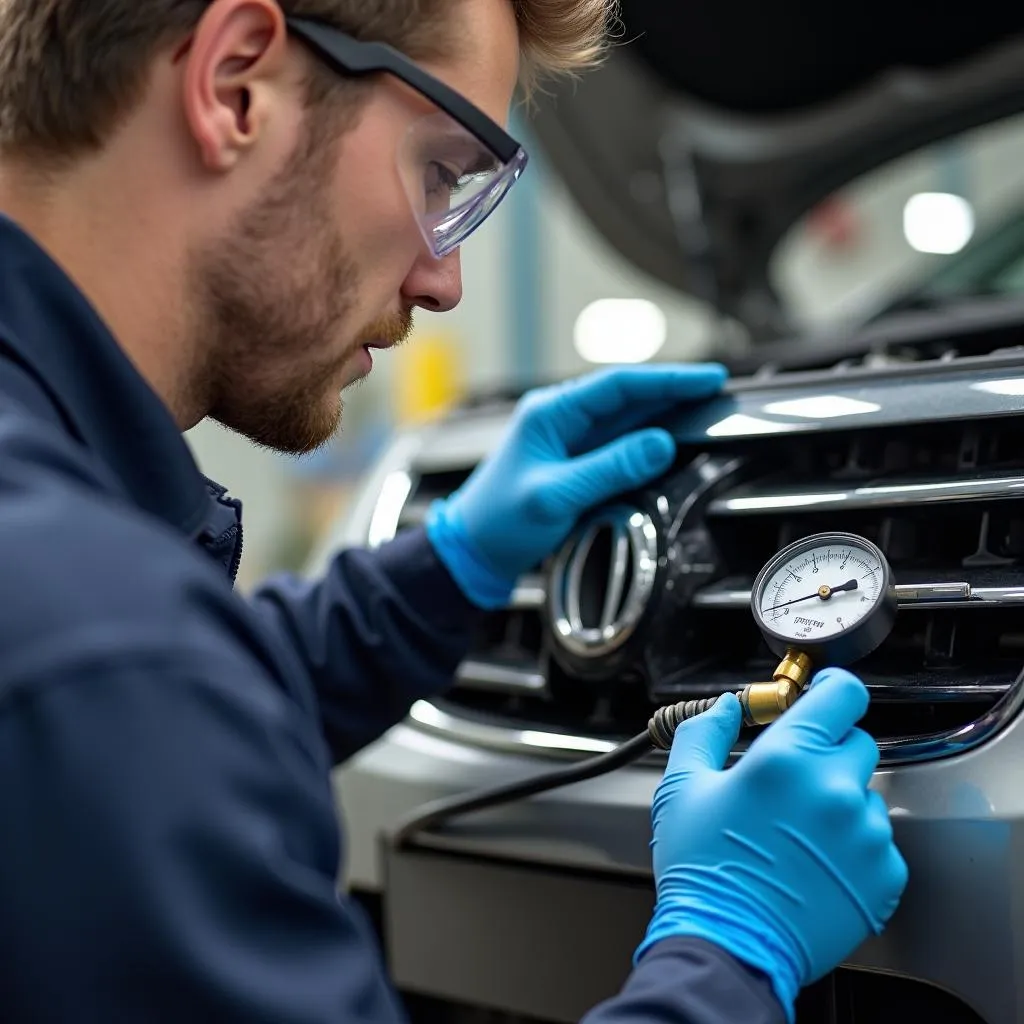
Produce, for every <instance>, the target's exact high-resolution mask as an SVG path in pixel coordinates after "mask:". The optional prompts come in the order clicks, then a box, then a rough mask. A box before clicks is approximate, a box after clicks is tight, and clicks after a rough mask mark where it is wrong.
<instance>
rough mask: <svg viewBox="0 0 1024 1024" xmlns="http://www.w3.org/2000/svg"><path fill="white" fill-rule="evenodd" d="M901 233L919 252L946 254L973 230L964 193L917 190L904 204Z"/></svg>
mask: <svg viewBox="0 0 1024 1024" xmlns="http://www.w3.org/2000/svg"><path fill="white" fill-rule="evenodd" d="M903 234H904V235H905V236H906V239H907V242H909V243H910V246H911V247H912V248H914V249H916V250H917V251H918V252H931V253H938V254H939V255H942V256H949V255H951V254H952V253H955V252H959V251H960V250H961V249H962V248H963V247H964V246H965V245H966V244H967V243H968V242H969V241H970V240H971V235H973V234H974V210H973V208H972V207H971V204H970V203H969V202H968V201H967V200H966V199H964V197H963V196H956V195H953V194H952V193H950V192H918V193H917V195H913V196H911V197H910V198H909V199H908V200H907V204H906V206H904V207H903Z"/></svg>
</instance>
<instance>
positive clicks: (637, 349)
mask: <svg viewBox="0 0 1024 1024" xmlns="http://www.w3.org/2000/svg"><path fill="white" fill-rule="evenodd" d="M667 336H668V321H667V320H666V318H665V314H664V313H663V312H662V310H661V308H660V307H659V306H656V305H655V304H654V303H653V302H649V301H648V300H647V299H598V300H597V301H596V302H592V303H590V305H589V306H587V307H586V308H585V309H584V310H583V311H582V312H581V313H580V315H579V316H578V317H577V318H576V326H575V328H574V330H573V342H574V344H575V346H576V351H577V352H578V353H579V354H580V355H581V356H582V357H583V358H584V359H586V360H587V362H588V363H645V362H647V360H648V359H651V358H652V357H653V356H654V355H656V354H657V352H658V351H659V349H660V348H661V347H662V345H664V344H665V338H666V337H667Z"/></svg>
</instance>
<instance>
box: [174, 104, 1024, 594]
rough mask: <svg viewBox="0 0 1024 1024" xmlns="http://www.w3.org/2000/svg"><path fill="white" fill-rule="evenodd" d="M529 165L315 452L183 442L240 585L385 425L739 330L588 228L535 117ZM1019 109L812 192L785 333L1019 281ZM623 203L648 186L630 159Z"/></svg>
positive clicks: (219, 438)
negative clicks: (224, 488) (445, 302)
mask: <svg viewBox="0 0 1024 1024" xmlns="http://www.w3.org/2000/svg"><path fill="white" fill-rule="evenodd" d="M513 129H514V132H516V133H518V136H519V137H520V138H521V139H522V140H523V141H524V142H525V144H526V145H527V147H528V149H529V151H530V153H531V165H530V168H529V170H528V172H527V174H526V175H525V176H524V178H523V179H522V181H521V182H520V183H519V185H518V186H517V187H516V189H514V190H513V192H512V194H511V196H510V198H509V199H508V201H507V202H506V203H505V205H504V206H503V207H502V208H501V209H500V210H499V211H498V213H497V214H495V216H494V217H493V218H492V220H491V221H490V222H489V224H488V225H487V227H486V228H485V229H483V230H481V231H479V232H477V234H476V235H475V236H474V237H473V238H472V239H471V240H470V242H469V243H468V245H467V246H466V247H465V249H464V250H463V258H462V266H463V276H464V294H465V297H464V299H463V301H462V303H461V305H460V306H459V307H458V308H457V309H456V310H455V311H454V312H452V313H449V314H446V315H443V316H432V315H428V314H424V313H420V314H419V315H418V317H417V323H416V331H415V334H414V336H413V338H412V339H411V340H410V341H409V342H408V343H407V344H406V345H405V346H403V347H401V348H400V349H397V350H393V351H391V352H385V353H378V354H377V360H376V366H375V369H374V371H373V374H372V375H371V377H370V378H369V379H368V380H367V381H365V382H363V383H362V384H361V385H359V386H357V387H356V388H354V389H352V390H351V391H350V392H349V393H348V395H347V398H346V401H345V415H344V426H343V429H342V431H341V433H340V434H339V435H338V436H337V438H336V439H335V440H334V442H333V443H332V444H331V445H330V446H329V447H328V448H327V449H325V450H323V451H321V452H318V453H316V454H315V455H312V456H309V457H306V458H301V459H295V458H285V457H281V456H276V455H274V454H271V453H268V452H265V451H260V450H257V449H255V448H253V447H252V446H251V445H250V444H249V442H247V441H246V440H244V439H241V438H238V437H234V436H232V435H230V434H228V433H227V432H226V431H224V430H223V429H221V428H219V427H218V426H216V425H215V424H209V423H206V424H202V425H200V426H199V427H197V428H196V429H195V430H193V431H191V432H190V434H189V435H188V439H189V441H190V443H191V445H192V446H193V449H194V451H195V453H196V455H197V457H198V459H199V461H200V463H201V465H202V467H203V469H204V471H205V472H206V473H207V474H208V475H210V476H212V477H214V478H215V479H217V480H219V481H221V482H222V483H224V484H226V485H228V486H229V487H230V489H231V491H232V493H233V494H235V495H236V496H238V497H239V498H241V499H242V501H243V502H244V504H245V515H246V554H245V559H244V561H243V566H242V573H241V577H240V584H241V585H242V586H243V587H246V586H250V585H251V584H252V583H253V582H254V581H256V580H258V579H260V578H261V577H263V576H264V575H266V574H267V573H270V572H273V571H275V570H277V569H293V568H298V567H299V566H301V564H302V563H303V561H304V560H305V558H306V556H307V554H308V552H309V550H310V548H311V546H312V545H313V544H314V543H315V540H316V538H318V537H319V536H321V535H322V533H323V532H324V530H325V529H326V528H327V525H328V524H329V523H330V522H331V521H332V520H333V519H334V518H335V517H336V516H337V515H338V514H339V512H340V511H342V510H343V509H344V508H345V506H346V502H347V501H348V500H349V497H350V495H351V494H352V491H353V488H354V486H355V485H356V484H357V483H358V481H359V479H360V477H361V475H362V474H364V473H365V472H366V470H367V468H368V466H369V465H370V464H371V463H372V461H373V460H374V458H375V457H376V456H377V455H378V454H379V452H380V451H381V448H382V446H383V445H384V444H385V443H386V442H387V440H388V438H389V437H390V436H391V435H392V434H393V432H394V431H395V430H396V429H401V428H402V427H405V426H408V425H410V424H414V423H417V422H421V421H423V420H427V419H431V418H433V417H437V416H440V415H443V414H444V412H445V411H446V410H447V409H449V408H450V407H451V406H452V405H453V404H454V403H457V402H459V401H462V400H464V399H466V398H467V397H468V396H472V395H478V394H481V393H488V392H493V391H498V392H505V391H508V392H511V393H513V394H514V393H516V392H517V391H518V390H520V389H522V388H524V387H527V386H530V385H531V384H534V383H539V382H546V381H551V380H557V379H562V378H565V377H568V376H572V375H576V374H579V373H583V372H586V371H587V370H590V369H593V368H594V367H595V366H597V365H600V364H608V363H624V362H641V361H645V360H695V359H707V358H712V359H714V358H724V357H728V356H729V355H730V354H732V353H735V352H737V351H744V350H745V346H747V348H749V340H750V339H749V337H748V334H749V330H748V329H747V327H746V326H745V325H744V324H742V323H737V322H736V321H735V319H733V318H730V317H728V316H727V315H725V314H723V313H721V312H720V311H716V309H715V308H714V306H713V305H712V304H711V303H710V302H707V301H703V300H701V299H699V298H695V297H693V292H694V290H693V289H691V290H690V291H689V292H684V291H683V290H681V289H678V288H674V287H672V286H671V285H670V284H668V283H666V281H665V280H663V279H662V277H655V276H653V275H651V274H648V273H645V272H644V271H642V270H640V269H638V268H637V266H636V264H635V262H631V261H629V260H627V259H626V258H625V257H624V256H623V255H621V254H620V253H619V251H617V249H616V248H614V247H613V246H612V244H611V243H610V242H609V240H608V237H607V234H606V233H602V232H600V231H599V230H598V229H597V228H595V227H594V226H593V220H592V218H588V217H587V216H586V215H585V214H584V212H583V210H582V209H581V208H580V204H579V202H578V199H577V197H576V195H575V194H574V191H573V190H572V189H571V188H570V186H569V185H568V184H567V183H566V176H565V175H564V174H556V173H555V172H554V171H553V169H552V167H551V166H550V165H549V163H548V161H547V159H546V155H545V149H544V147H543V146H542V145H540V144H539V142H538V140H537V139H536V137H535V136H534V134H533V130H532V127H531V126H530V125H528V124H525V123H523V121H521V120H520V121H519V122H518V123H515V124H514V125H513ZM1021 167H1024V117H1020V116H1016V117H1010V118H1008V119H1004V120H998V121H995V122H994V123H990V124H986V125H984V126H982V127H980V128H976V129H972V130H968V131H965V132H962V133H960V134H956V135H953V136H952V137H948V138H944V139H943V140H942V141H941V142H940V143H937V144H934V145H925V146H923V147H919V148H917V149H915V150H913V151H912V152H911V153H910V154H909V155H905V156H900V157H899V158H897V159H894V160H891V161H888V162H885V163H883V164H882V165H881V166H877V167H875V168H873V169H872V170H870V171H869V172H867V173H865V174H863V175H860V176H857V177H854V178H853V179H852V180H850V181H849V182H847V183H844V184H843V185H842V186H841V187H839V188H837V189H836V190H834V191H832V192H831V193H830V194H829V195H827V196H826V197H825V198H824V199H822V200H820V201H817V202H816V203H815V204H814V205H813V206H812V207H811V208H810V209H809V210H808V211H806V212H805V213H804V214H803V215H802V216H800V217H799V218H798V219H797V220H796V221H795V223H793V224H792V226H790V227H788V228H787V230H786V231H785V232H784V233H783V235H782V237H781V240H780V241H779V243H778V245H776V246H775V247H774V250H773V252H772V254H771V257H770V259H769V260H768V262H767V273H768V275H769V279H770V282H771V286H772V288H773V289H774V291H775V293H776V295H777V296H778V301H779V305H780V306H781V308H782V309H784V310H785V314H786V318H787V329H792V330H794V331H811V332H813V331H822V330H826V331H835V330H837V329H842V328H844V326H850V327H856V326H857V325H858V324H863V323H865V322H868V321H870V320H872V319H877V318H878V317H880V316H884V315H887V314H889V313H891V312H894V311H898V310H901V309H910V310H913V309H921V308H929V306H934V305H935V304H936V303H938V302H942V301H946V300H948V299H949V298H951V297H952V298H954V299H955V298H957V297H963V298H970V297H971V296H992V295H996V294H1006V295H1014V294H1017V293H1020V292H1022V291H1024V216H1022V214H1024V206H1022V204H1024V195H1022V191H1024V189H1022V184H1024V175H1021V174H1020V168H1021ZM628 188H629V190H630V193H631V197H632V200H633V201H638V197H640V199H642V198H643V196H644V193H645V190H653V191H654V192H657V190H658V189H659V188H661V183H660V181H659V179H658V177H657V176H656V175H652V174H651V173H650V172H645V171H643V170H639V171H635V172H633V173H632V174H631V176H630V178H629V181H628Z"/></svg>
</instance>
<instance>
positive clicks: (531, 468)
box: [426, 364, 726, 608]
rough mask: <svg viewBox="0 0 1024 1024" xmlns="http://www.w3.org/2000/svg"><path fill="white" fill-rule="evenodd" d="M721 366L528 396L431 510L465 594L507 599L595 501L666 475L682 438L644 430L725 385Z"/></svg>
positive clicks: (610, 375)
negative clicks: (495, 441) (489, 448)
mask: <svg viewBox="0 0 1024 1024" xmlns="http://www.w3.org/2000/svg"><path fill="white" fill-rule="evenodd" d="M725 377H726V374H725V370H724V368H723V367H721V366H717V365H714V364H708V365H705V364H700V365H664V366H628V367H622V368H618V369H613V370H603V371H599V372H597V373H593V374H590V375H588V376H586V377H583V378H581V379H579V380H575V381H572V382H570V383H567V384H559V385H556V386H553V387H547V388H538V389H537V390H535V391H531V392H529V393H528V394H527V395H525V396H524V397H523V399H522V400H521V401H520V403H519V405H518V406H517V408H516V411H515V414H514V415H513V417H512V420H511V423H510V424H509V429H508V433H507V434H506V436H505V439H504V442H503V443H502V445H501V446H500V447H499V448H498V450H497V451H496V452H494V453H493V454H492V455H491V456H490V457H489V458H487V459H485V460H484V461H483V462H482V463H481V464H480V465H479V466H478V467H477V468H476V470H475V471H474V472H473V474H472V476H470V478H469V479H468V480H467V481H466V482H465V483H464V484H463V485H462V487H460V488H459V489H458V490H457V491H456V492H455V493H454V494H452V495H450V496H449V497H448V498H447V499H446V500H445V501H443V502H436V503H435V504H434V505H433V506H432V507H431V509H430V512H429V514H428V516H427V524H426V525H427V536H428V537H429V538H430V541H431V543H432V544H433V546H434V550H435V551H436V552H437V555H438V557H439V558H440V559H441V561H442V562H444V564H445V565H446V566H447V568H448V571H449V572H450V573H451V574H452V576H453V577H454V579H455V581H456V583H457V584H458V585H459V587H460V589H461V590H462V591H463V593H464V594H465V595H466V596H467V597H468V598H469V600H470V601H472V602H473V603H474V604H476V605H479V606H480V607H482V608H494V607H499V606H500V605H502V604H504V603H505V602H506V601H507V600H508V598H509V595H510V594H511V592H512V589H513V587H514V586H515V582H516V579H517V578H518V577H519V576H521V575H522V574H523V573H524V572H526V571H527V570H528V569H530V568H532V567H533V566H534V565H536V564H537V563H538V562H539V561H540V560H541V559H543V558H544V557H546V556H547V555H549V554H551V553H552V552H553V551H554V550H555V548H556V547H558V545H559V544H560V543H561V542H562V541H563V540H564V539H565V538H566V537H567V536H568V535H569V532H570V531H571V530H572V528H573V526H574V525H575V523H576V521H577V520H578V519H579V517H580V516H581V515H582V514H583V513H584V512H586V511H588V510H589V509H590V508H592V507H594V506H595V505H599V504H601V503H602V502H605V501H607V500H609V499H610V498H613V497H614V496H615V495H617V494H621V493H623V492H625V491H628V490H631V489H632V488H635V487H639V486H641V485H642V484H645V483H647V482H648V481H650V480H653V479H655V478H656V477H658V476H660V475H661V474H662V473H664V472H665V470H666V469H668V467H669V466H670V465H671V464H672V460H673V458H674V457H675V442H674V440H673V439H672V436H671V435H670V434H669V433H668V432H667V431H665V430H660V429H657V428H647V429H643V430H637V429H636V428H637V427H638V426H639V425H640V424H642V423H644V422H648V421H650V420H651V419H652V418H653V417H655V416H657V415H659V414H660V413H663V412H666V411H668V410H669V409H671V408H672V407H673V406H676V405H679V404H680V403H682V402H686V401H687V400H691V399H697V398H706V397H708V396H710V395H713V394H714V393H715V392H717V391H718V390H719V389H720V388H721V386H722V384H723V382H724V381H725Z"/></svg>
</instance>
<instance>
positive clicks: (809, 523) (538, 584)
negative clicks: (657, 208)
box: [399, 418, 1024, 750]
mask: <svg viewBox="0 0 1024 1024" xmlns="http://www.w3.org/2000/svg"><path fill="white" fill-rule="evenodd" d="M1019 438H1020V421H1019V420H1017V419H1006V418H998V419H989V420H979V421H977V422H967V423H964V422H959V423H952V424H945V425H939V426H936V425H929V426H927V427H926V428H925V427H920V428H918V427H909V428H901V429H899V430H893V429H884V430H874V431H870V430H865V431H859V432H852V431H844V432H832V433H820V434H816V435H802V436H801V437H799V438H798V439H787V438H780V437H779V436H772V437H770V438H760V439H745V440H742V441H739V442H735V443H730V442H728V440H724V441H723V443H721V444H720V445H718V446H716V447H714V448H709V447H707V446H706V447H705V448H704V449H702V450H688V451H682V452H680V457H679V460H678V463H677V467H676V470H675V471H674V473H673V474H671V475H670V476H669V477H668V478H667V480H666V487H665V488H664V489H663V490H659V491H657V492H651V494H648V495H646V496H641V497H640V498H639V499H638V500H641V501H648V502H654V503H656V502H657V500H658V499H660V501H661V502H662V509H663V511H664V503H665V497H664V495H666V494H670V493H671V491H672V481H673V480H676V481H684V480H685V479H686V474H687V473H691V474H692V473H693V472H694V470H695V468H697V469H699V470H700V477H701V479H702V480H703V481H704V483H705V485H706V486H705V490H704V493H703V495H702V497H701V499H700V500H699V501H695V502H691V503H690V507H689V509H688V511H687V512H686V514H685V515H676V507H677V506H679V504H680V502H679V501H675V504H674V505H673V507H672V508H670V509H669V516H668V520H673V521H674V525H673V527H672V529H674V530H675V533H674V534H673V538H672V540H673V543H674V544H675V545H676V547H677V549H678V551H682V552H683V556H682V557H683V558H684V559H686V560H687V566H688V567H689V568H690V569H691V570H692V573H691V576H692V578H691V580H690V582H689V587H688V589H687V590H686V591H685V592H686V594H687V596H686V598H685V600H684V599H682V598H681V597H678V596H677V597H676V599H675V606H674V611H673V614H672V616H670V618H669V619H668V620H667V621H668V625H667V627H665V626H664V624H663V628H662V631H661V632H660V633H659V634H658V635H652V636H650V637H649V638H648V639H647V640H646V641H645V643H646V647H645V653H644V655H643V656H642V657H639V658H638V659H636V663H635V664H631V665H629V666H627V667H626V668H625V669H624V670H623V671H621V672H618V673H617V674H616V677H615V678H613V679H605V680H598V681H595V680H594V679H591V678H586V679H585V678H581V677H580V676H579V675H575V674H573V673H572V671H571V669H569V670H567V669H566V668H565V667H564V659H555V658H553V657H552V651H551V644H552V640H551V638H550V635H549V633H548V631H547V629H546V627H545V620H544V615H545V609H544V600H545V583H546V576H545V567H544V566H538V567H537V569H536V570H535V571H534V572H533V573H531V574H529V575H528V576H526V577H524V579H523V580H521V581H520V586H519V587H518V588H517V591H516V593H515V594H514V596H513V599H512V602H511V603H510V606H509V607H508V608H506V609H503V610H500V611H497V612H494V613H490V614H488V615H487V616H486V617H485V618H484V620H483V622H482V624H481V626H480V629H479V632H478V635H477V636H476V638H475V641H474V645H473V648H472V651H471V653H470V655H469V657H468V658H467V659H466V661H465V662H464V663H463V665H462V666H461V667H460V669H459V673H458V679H457V682H456V685H455V686H454V688H453V689H452V690H451V691H450V692H449V693H448V694H447V695H446V696H445V697H444V698H443V699H440V700H438V701H436V702H435V704H436V706H437V707H438V708H440V709H442V710H443V711H445V712H447V713H449V714H451V715H455V716H458V717H459V718H460V719H463V720H466V721H468V722H477V723H482V724H486V725H500V726H505V727H510V728H516V729H530V730H546V731H551V732H554V733H564V734H571V735H574V736H584V737H592V738H595V739H605V740H609V741H617V740H621V739H623V738H625V737H628V736H630V735H633V734H634V733H636V732H638V731H640V730H641V729H642V728H644V726H645V724H646V721H647V718H648V717H649V715H650V714H651V712H652V711H653V709H654V708H655V707H657V706H658V705H660V704H664V703H667V702H669V701H676V700H682V699H688V698H691V697H700V696H708V695H711V694H716V693H721V692H723V691H726V690H737V689H739V688H740V687H742V686H743V685H744V684H745V683H747V682H750V681H754V680H758V679H764V678H770V675H771V671H772V669H773V668H774V666H775V664H776V662H777V659H776V658H774V657H773V656H772V655H771V654H770V652H769V651H768V650H767V648H766V647H765V645H764V643H763V641H762V639H761V637H760V634H759V633H758V630H757V628H756V626H755V624H754V621H753V618H752V616H751V613H750V610H749V592H750V588H751V586H752V583H753V580H754V577H755V576H756V574H757V572H758V570H759V569H760V568H761V567H762V566H763V565H764V563H765V562H766V561H767V560H768V559H769V558H770V557H771V556H772V555H773V554H775V553H776V552H777V551H778V550H779V549H780V548H782V547H784V546H785V545H786V544H788V543H790V542H792V541H794V540H797V539H799V538H801V537H805V536H807V535H809V534H812V533H817V532H821V531H833V530H840V531H847V532H851V533H856V534H860V535H861V536H864V537H866V538H868V539H869V540H871V541H873V542H874V543H876V544H877V545H878V546H879V547H880V548H881V549H882V550H883V551H884V552H885V554H886V556H887V558H888V560H889V562H890V563H891V565H892V567H893V570H894V574H895V577H896V582H897V584H899V585H901V586H902V587H904V588H912V587H913V586H914V585H915V584H924V583H942V582H964V583H968V584H970V586H971V588H972V596H971V597H970V599H958V600H952V601H950V600H945V601H932V602H930V603H929V602H925V603H920V604H918V605H915V606H906V607H901V611H900V613H899V615H898V617H897V623H896V626H895V628H894V629H893V632H892V633H891V635H890V636H889V637H888V639H887V640H886V641H885V642H884V643H883V644H882V646H881V647H880V648H879V649H878V650H877V651H876V652H875V653H874V654H872V655H871V656H870V657H868V658H866V659H865V660H863V661H861V662H859V663H858V664H857V666H856V667H855V669H856V671H857V673H858V675H860V676H861V678H863V679H864V681H865V682H866V684H867V685H868V686H869V688H870V689H871V691H872V697H873V699H872V704H871V709H870V711H869V713H868V717H867V718H866V720H865V726H866V728H868V729H869V731H871V732H872V734H873V735H874V736H875V737H876V738H877V739H878V740H879V741H881V743H882V744H883V750H884V749H885V745H886V744H898V743H900V742H902V741H905V740H906V739H907V738H911V737H915V738H917V737H924V736H929V735H933V734H937V733H949V731H950V730H954V731H955V730H957V729H960V728H963V727H967V726H969V725H970V724H971V723H973V722H976V721H977V720H978V719H979V718H981V717H982V716H984V715H986V713H987V712H989V711H990V709H991V708H992V707H993V706H994V705H995V704H996V702H997V701H999V700H1000V698H1001V697H1003V696H1004V695H1005V694H1006V693H1007V691H1008V690H1009V689H1010V688H1011V687H1012V686H1013V684H1014V681H1015V680H1016V678H1017V676H1018V674H1019V673H1020V671H1021V667H1022V665H1024V608H1022V607H1021V605H1022V604H1024V572H1022V569H1024V504H1022V503H1021V501H1020V500H1019V497H1020V495H1021V494H1022V493H1024V450H1022V448H1021V445H1020V443H1019ZM470 469H471V467H468V466H467V467H463V468H461V469H458V470H450V471H445V472H443V473H434V472H430V473H423V474H421V475H419V476H418V477H417V476H416V475H415V472H414V474H413V486H412V488H411V491H410V495H409V498H408V500H407V501H406V503H405V506H404V508H403V511H402V514H401V517H400V520H399V528H400V529H402V528H407V527H409V526H412V525H415V524H416V523H418V522H420V521H422V517H423V514H424V512H425V510H426V508H427V506H428V505H429V503H430V501H432V500H434V499H435V498H438V497H442V496H444V495H445V494H448V493H450V492H451V491H452V490H453V489H454V488H455V487H457V486H458V484H459V483H461V481H462V480H463V479H465V477H466V476H467V475H468V473H469V471H470ZM685 492H686V488H684V489H683V490H681V491H680V492H679V493H680V495H681V496H685ZM670 504H672V502H670ZM668 520H666V521H668ZM595 557H599V556H595ZM598 578H601V577H600V573H599V574H598ZM560 662H562V664H560Z"/></svg>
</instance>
